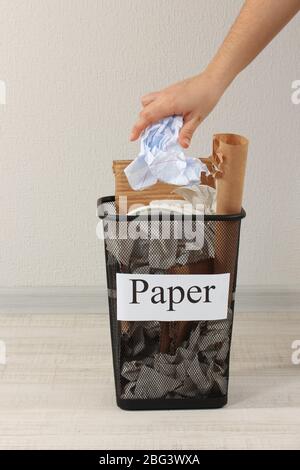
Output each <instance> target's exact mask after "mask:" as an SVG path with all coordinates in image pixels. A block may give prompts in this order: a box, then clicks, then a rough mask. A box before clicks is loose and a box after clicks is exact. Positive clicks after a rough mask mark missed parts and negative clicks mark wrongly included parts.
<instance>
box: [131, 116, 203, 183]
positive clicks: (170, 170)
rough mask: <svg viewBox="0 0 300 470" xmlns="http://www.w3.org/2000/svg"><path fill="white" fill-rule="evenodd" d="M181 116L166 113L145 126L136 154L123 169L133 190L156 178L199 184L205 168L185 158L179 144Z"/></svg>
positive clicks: (154, 180) (195, 161) (195, 159)
mask: <svg viewBox="0 0 300 470" xmlns="http://www.w3.org/2000/svg"><path fill="white" fill-rule="evenodd" d="M182 125H183V118H182V116H169V117H166V118H164V119H162V120H160V121H158V122H157V123H155V124H152V125H151V126H149V127H147V128H146V129H145V130H144V132H143V133H142V136H141V149H140V153H139V155H138V157H137V158H136V159H135V160H134V161H133V162H132V163H130V164H129V165H128V166H127V167H126V168H125V170H124V171H125V174H126V176H127V179H128V182H129V184H130V186H131V188H132V189H134V190H141V189H144V188H147V187H149V186H152V185H153V184H155V183H157V182H158V181H162V182H164V183H169V184H175V185H179V186H187V185H191V184H196V183H199V181H200V177H201V173H202V172H205V173H206V174H208V169H207V167H206V165H205V164H204V163H202V162H201V160H199V159H198V158H192V157H187V156H186V155H185V154H184V151H183V148H182V147H181V146H180V145H179V143H178V135H179V131H180V129H181V127H182Z"/></svg>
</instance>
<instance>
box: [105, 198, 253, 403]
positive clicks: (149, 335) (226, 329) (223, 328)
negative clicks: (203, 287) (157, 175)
mask: <svg viewBox="0 0 300 470" xmlns="http://www.w3.org/2000/svg"><path fill="white" fill-rule="evenodd" d="M98 215H99V217H100V218H101V219H103V220H104V235H105V256H106V272H107V289H108V301H109V315H110V327H111V343H112V353H113V364H114V376H115V388H116V398H117V403H118V405H119V406H120V407H121V408H125V409H164V408H165V409H170V408H216V407H221V406H223V405H224V404H226V402H227V390H228V377H229V357H230V343H231V334H232V323H233V312H234V292H235V286H236V275H237V260H238V249H239V234H240V223H241V219H242V218H243V217H245V212H244V210H242V212H241V213H240V214H236V215H223V216H221V215H210V216H205V217H204V221H203V219H202V222H201V223H202V224H204V227H203V229H204V243H203V246H202V247H201V248H200V249H193V250H187V249H186V246H187V242H189V241H190V240H186V239H185V238H182V239H180V240H176V239H172V238H171V239H169V240H164V239H162V238H161V237H160V235H161V234H162V233H163V231H162V228H163V227H162V225H163V224H164V220H161V219H160V218H158V219H157V220H155V221H153V220H152V219H151V220H150V217H148V216H142V217H139V226H140V229H141V230H142V231H143V232H144V233H147V231H150V230H151V228H153V224H155V233H156V236H157V237H158V239H155V240H153V239H151V238H150V237H148V239H141V238H138V239H136V240H132V239H130V238H129V239H120V238H118V237H113V238H112V237H111V236H110V235H109V231H110V230H113V231H114V233H116V231H117V233H119V231H121V232H122V231H123V232H122V233H124V230H128V229H129V228H130V224H131V223H132V222H134V220H135V217H133V216H121V215H120V216H119V215H117V214H116V208H115V202H114V198H113V197H106V198H101V199H99V200H98ZM186 220H187V218H186V217H185V219H184V221H182V219H181V220H180V217H179V218H178V216H177V217H174V219H172V220H171V221H169V222H168V223H170V224H171V233H172V229H178V224H182V223H186ZM189 220H190V223H191V227H192V228H193V230H194V229H195V227H196V223H197V216H195V215H191V216H189ZM198 222H199V221H198ZM117 273H134V274H137V273H138V274H176V273H178V274H214V273H218V274H220V273H230V289H229V302H228V315H227V319H225V320H213V321H210V320H209V321H188V322H187V321H175V322H158V321H134V322H126V321H122V322H121V321H118V320H117V298H116V274H117Z"/></svg>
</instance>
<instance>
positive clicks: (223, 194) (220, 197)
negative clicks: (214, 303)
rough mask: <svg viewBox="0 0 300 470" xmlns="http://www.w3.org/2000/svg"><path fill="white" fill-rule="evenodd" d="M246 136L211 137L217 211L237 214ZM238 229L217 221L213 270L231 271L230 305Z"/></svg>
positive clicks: (243, 168)
mask: <svg viewBox="0 0 300 470" xmlns="http://www.w3.org/2000/svg"><path fill="white" fill-rule="evenodd" d="M247 153H248V139H246V138H245V137H243V136H241V135H237V134H215V135H214V137H213V154H212V157H211V162H212V172H213V175H214V177H215V181H216V190H217V214H238V213H240V211H241V208H242V200H243V190H244V180H245V173H246V163H247ZM238 237H239V230H238V226H237V224H236V223H235V222H230V221H228V222H227V223H226V224H224V223H222V222H216V235H215V267H214V271H215V273H226V272H230V288H229V301H228V302H229V305H230V303H231V300H232V287H233V282H234V279H233V271H234V267H235V266H234V264H235V263H233V261H234V260H235V259H236V256H237V253H236V250H237V247H238Z"/></svg>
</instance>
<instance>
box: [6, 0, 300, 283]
mask: <svg viewBox="0 0 300 470" xmlns="http://www.w3.org/2000/svg"><path fill="white" fill-rule="evenodd" d="M241 4H242V1H240V0H224V1H220V0H184V1H182V0H1V1H0V11H1V20H0V21H1V28H0V57H1V72H0V73H1V76H0V79H2V80H5V81H6V85H7V104H6V106H5V107H4V106H3V105H2V106H0V133H1V134H0V148H1V157H0V162H1V163H0V165H1V186H0V211H1V212H0V214H1V229H0V286H38V285H42V286H47V285H59V286H61V285H74V286H76V285H97V284H101V283H104V282H105V273H104V269H105V265H104V257H103V246H102V243H101V242H99V241H98V240H97V239H96V236H95V226H96V218H95V207H96V199H97V197H98V196H100V195H108V194H112V193H113V177H112V172H111V162H112V160H113V159H117V158H133V157H135V156H136V154H137V152H138V144H132V143H129V141H128V135H129V130H130V127H131V125H132V123H133V121H134V120H135V117H136V114H137V112H138V110H139V97H140V96H141V95H142V94H143V93H145V92H147V91H151V90H155V89H159V88H160V87H163V86H165V85H167V84H169V83H171V82H174V81H176V80H179V79H181V78H184V77H187V76H190V75H192V74H195V73H197V71H200V70H201V69H202V68H203V67H204V66H205V65H206V64H207V62H208V60H209V59H210V57H211V56H212V54H213V53H214V51H215V50H216V47H217V45H218V44H219V43H220V41H221V40H222V38H223V37H224V35H225V32H226V31H227V30H228V27H229V25H230V24H231V22H232V21H233V19H234V17H235V15H236V14H237V12H238V10H239V8H240V6H241ZM299 39H300V15H299V17H297V18H295V19H294V20H293V21H292V23H291V24H290V25H289V26H288V27H287V28H286V29H285V31H284V32H283V33H282V34H281V35H280V36H279V37H278V38H276V40H275V41H274V42H273V43H272V44H271V45H270V46H269V47H268V48H267V50H266V51H264V53H263V54H262V55H261V56H260V57H259V58H258V59H257V60H256V61H255V63H254V64H252V65H251V66H250V67H249V68H248V69H247V70H246V71H245V72H243V74H242V75H241V76H240V77H239V78H238V79H237V80H236V82H235V83H234V84H233V85H232V87H231V88H230V90H229V91H228V92H227V94H226V96H225V97H224V98H223V99H222V101H221V102H220V104H219V106H218V107H217V108H216V109H215V111H214V112H213V114H211V116H210V117H209V118H208V119H207V120H206V121H205V123H204V124H203V125H202V126H201V129H200V131H199V132H198V134H197V137H196V138H195V139H194V143H193V146H192V147H191V149H190V151H189V154H190V155H193V156H199V155H204V154H207V153H208V152H209V151H210V143H211V137H212V134H213V133H214V132H220V131H229V132H238V133H242V134H244V135H246V136H248V137H249V139H250V153H249V160H248V174H247V188H246V194H245V203H244V205H245V207H246V209H247V212H248V216H247V219H246V220H245V222H244V223H243V229H242V241H241V256H240V265H239V268H240V269H239V282H240V284H248V285H251V284H261V285H273V284H284V285H287V284H293V285H295V284H299V282H300V268H299V265H300V248H299V229H300V217H299V200H300V190H299V177H300V165H299V149H300V133H299V123H300V105H298V106H297V105H293V104H292V102H291V83H292V81H293V80H295V79H297V78H298V79H300V68H299Z"/></svg>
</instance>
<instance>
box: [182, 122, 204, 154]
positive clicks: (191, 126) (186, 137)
mask: <svg viewBox="0 0 300 470" xmlns="http://www.w3.org/2000/svg"><path fill="white" fill-rule="evenodd" d="M201 121H202V119H201V117H200V116H199V117H194V118H190V119H185V120H184V124H183V127H182V129H181V131H180V133H179V138H178V141H179V143H180V145H181V146H182V147H183V148H188V147H189V145H190V143H191V140H192V137H193V134H194V132H195V130H196V129H197V127H198V126H199V124H200V123H201Z"/></svg>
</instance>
